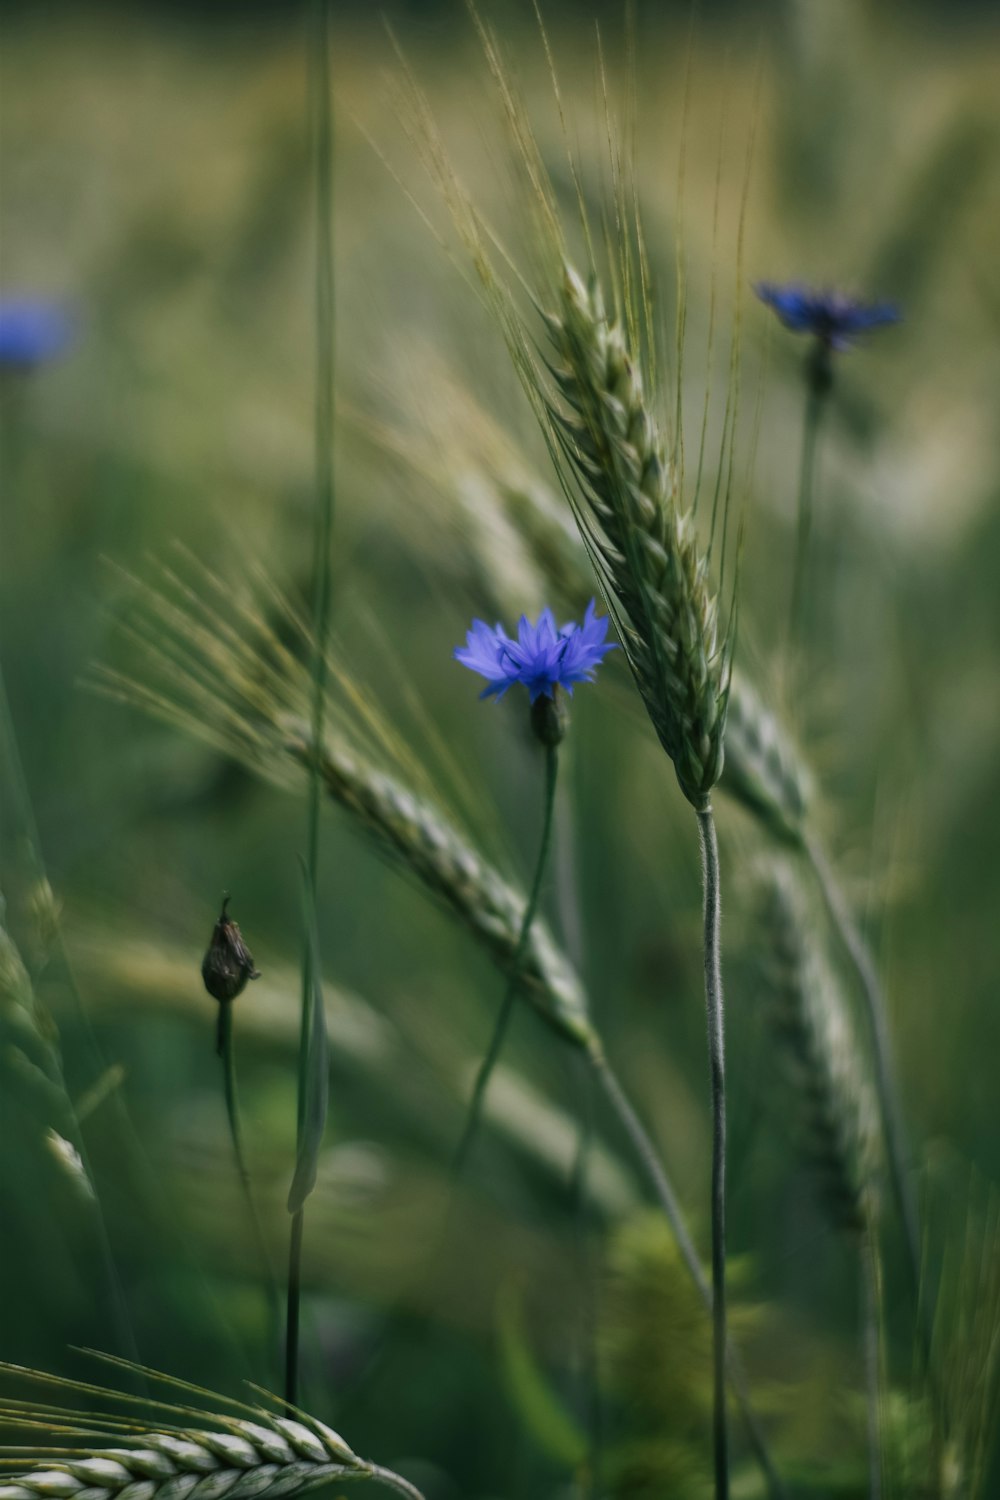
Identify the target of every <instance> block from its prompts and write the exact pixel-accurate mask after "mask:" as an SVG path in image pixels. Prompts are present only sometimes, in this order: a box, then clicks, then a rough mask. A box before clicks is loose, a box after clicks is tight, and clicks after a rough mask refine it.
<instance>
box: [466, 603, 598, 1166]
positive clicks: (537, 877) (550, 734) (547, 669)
mask: <svg viewBox="0 0 1000 1500" xmlns="http://www.w3.org/2000/svg"><path fill="white" fill-rule="evenodd" d="M607 632H608V622H607V619H606V618H601V619H598V618H597V615H596V612H595V605H594V601H593V599H592V600H591V601H590V603H589V604H588V606H587V610H586V614H585V615H584V619H583V624H582V625H576V624H570V625H564V626H563V627H562V628H561V629H559V628H558V627H557V625H556V622H555V617H554V616H553V614H552V611H551V609H543V610H542V613H541V614H540V615H539V617H538V623H537V625H532V624H531V622H530V620H528V618H527V616H525V615H522V616H521V620H520V623H519V625H518V634H517V640H516V641H515V640H512V639H511V638H510V636H508V635H507V633H506V632H505V631H504V629H503V627H502V626H501V625H496V626H494V627H492V628H491V627H490V626H488V625H486V624H484V622H483V621H482V620H474V621H473V622H472V628H471V629H470V630H469V631H468V633H467V635H466V643H465V645H464V646H459V647H457V648H456V650H455V658H456V660H458V661H460V662H461V663H462V665H463V666H464V667H468V668H469V670H470V671H472V672H476V673H478V675H479V676H480V677H485V678H486V679H487V686H486V687H485V688H484V689H483V692H482V693H481V694H480V696H481V697H483V698H489V697H496V698H497V699H500V698H502V697H503V695H504V694H505V693H506V692H507V691H508V689H509V688H511V687H513V686H514V685H515V683H521V684H523V686H524V687H526V688H527V689H528V696H529V701H530V705H531V728H532V731H533V733H534V735H535V737H536V739H538V740H539V741H540V743H541V744H542V745H544V747H545V796H544V803H543V811H542V835H541V839H540V842H539V847H538V857H537V860H536V862H535V873H534V877H533V879H532V882H531V890H530V893H529V896H528V901H527V904H526V906H525V908H524V915H523V917H522V919H521V926H520V930H519V932H518V938H517V947H516V949H515V952H514V960H513V964H512V966H511V970H510V975H509V978H508V982H507V988H506V991H505V992H504V997H503V1003H502V1005H501V1007H500V1012H499V1015H498V1016H497V1021H496V1025H495V1027H494V1029H493V1035H492V1037H491V1038H490V1043H489V1046H488V1048H487V1049H486V1055H485V1056H484V1058H483V1061H482V1063H481V1064H480V1067H479V1071H478V1073H477V1075H476V1081H475V1085H474V1086H473V1090H472V1098H471V1100H470V1102H469V1110H468V1114H467V1115H466V1119H465V1126H464V1128H463V1130H462V1136H461V1139H460V1141H459V1143H458V1149H457V1150H456V1152H455V1159H454V1168H453V1170H454V1174H455V1176H456V1177H457V1176H458V1175H459V1174H460V1173H461V1171H462V1169H463V1167H464V1165H465V1162H466V1159H467V1157H468V1154H469V1148H470V1147H471V1145H472V1141H473V1138H474V1136H475V1133H476V1130H477V1128H478V1125H479V1120H480V1117H481V1115H482V1108H483V1100H484V1098H485V1096H486V1089H487V1087H488V1085H489V1081H490V1076H491V1074H492V1072H493V1070H494V1068H495V1067H496V1064H497V1060H498V1059H499V1056H500V1052H501V1049H502V1047H503V1042H504V1037H505V1036H506V1033H507V1027H508V1026H509V1024H510V1018H511V1014H512V1012H513V1009H514V1001H515V999H516V997H517V994H518V990H519V988H520V985H521V970H522V967H523V965H524V960H525V956H526V954H527V952H528V944H529V941H530V939H531V929H532V925H533V923H534V920H535V914H536V912H537V911H538V902H539V897H540V895H541V890H542V880H543V878H544V875H545V867H546V864H547V861H548V855H549V846H550V844H551V839H552V822H553V812H554V809H555V798H556V781H557V778H558V773H559V745H560V743H561V742H562V739H563V737H564V735H565V733H566V729H567V726H568V722H569V715H568V713H567V711H566V707H565V704H564V703H563V701H562V690H563V689H565V691H566V692H567V693H569V694H570V696H572V693H573V688H574V686H575V685H576V683H578V682H589V681H592V680H593V677H594V675H595V672H596V669H597V667H598V666H599V665H600V663H601V661H602V660H603V659H604V657H605V656H606V655H607V653H608V652H609V651H613V650H614V646H613V645H611V644H606V643H605V637H606V635H607Z"/></svg>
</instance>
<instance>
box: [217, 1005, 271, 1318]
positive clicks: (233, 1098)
mask: <svg viewBox="0 0 1000 1500" xmlns="http://www.w3.org/2000/svg"><path fill="white" fill-rule="evenodd" d="M218 1037H219V1047H218V1050H219V1056H220V1057H221V1058H222V1081H223V1089H224V1091H225V1096H226V1114H227V1116H228V1117H229V1135H230V1138H231V1140H232V1143H233V1156H234V1157H235V1159H236V1172H237V1175H238V1177H239V1179H240V1187H241V1188H242V1190H243V1199H244V1202H245V1203H246V1209H247V1218H248V1219H249V1221H250V1227H251V1230H252V1232H253V1237H254V1240H255V1241H256V1245H257V1254H258V1256H259V1257H260V1263H261V1268H262V1270H263V1273H264V1285H265V1287H266V1288H267V1300H268V1306H269V1309H270V1315H271V1322H272V1332H273V1334H274V1336H275V1337H277V1330H278V1328H279V1326H280V1316H281V1314H280V1308H279V1301H278V1292H277V1286H276V1284H275V1278H274V1267H273V1265H272V1264H271V1256H270V1253H269V1251H268V1248H267V1240H266V1238H265V1235H264V1228H263V1225H262V1224H261V1221H260V1214H259V1213H258V1210H257V1202H256V1199H255V1198H254V1195H253V1188H252V1187H251V1184H250V1172H249V1170H248V1168H247V1162H246V1155H245V1153H244V1150H243V1126H242V1123H241V1121H240V1105H239V1096H238V1094H237V1090H236V1047H235V1043H234V1040H233V1006H232V1002H231V1001H228V1000H223V1001H220V1003H219V1033H218Z"/></svg>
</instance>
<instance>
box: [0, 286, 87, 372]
mask: <svg viewBox="0 0 1000 1500" xmlns="http://www.w3.org/2000/svg"><path fill="white" fill-rule="evenodd" d="M72 334H73V324H72V321H71V319H70V317H69V314H68V313H67V312H66V309H65V308H64V307H61V306H60V305H59V303H58V302H53V301H51V300H49V299H48V298H44V297H0V368H5V369H18V370H25V369H31V367H32V366H33V365H40V364H44V363H45V362H46V361H47V360H50V359H55V357H56V355H57V354H61V353H62V352H63V350H64V349H65V348H66V346H67V345H68V344H69V342H70V339H71V338H72Z"/></svg>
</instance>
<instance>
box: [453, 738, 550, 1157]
mask: <svg viewBox="0 0 1000 1500" xmlns="http://www.w3.org/2000/svg"><path fill="white" fill-rule="evenodd" d="M558 771H559V751H558V749H557V748H556V746H555V745H547V746H546V749H545V804H544V812H543V814H542V838H541V842H540V844H539V846H538V859H537V861H536V864H535V875H534V879H533V880H532V883H531V893H530V895H529V896H528V903H527V905H526V906H525V908H524V916H523V917H522V919H521V930H520V932H519V934H518V939H517V948H516V949H515V951H514V961H513V964H512V965H511V968H510V972H509V974H508V977H507V989H506V991H505V993H504V997H503V1003H502V1005H501V1006H500V1013H499V1015H498V1016H497V1021H496V1025H495V1026H494V1028H493V1035H492V1036H491V1038H490V1044H489V1047H488V1048H487V1049H486V1056H485V1057H484V1058H483V1060H482V1062H481V1063H480V1065H479V1072H478V1073H477V1074H476V1082H475V1085H474V1087H473V1090H472V1098H471V1100H470V1102H469V1110H468V1113H467V1115H466V1117H465V1125H464V1128H463V1130H462V1137H461V1140H460V1141H459V1143H458V1149H457V1150H456V1152H455V1157H454V1161H453V1163H452V1173H453V1175H454V1176H455V1177H456V1178H457V1177H459V1176H461V1173H462V1169H463V1167H464V1166H465V1162H466V1158H467V1157H468V1154H469V1148H470V1146H471V1145H472V1141H473V1137H474V1136H475V1133H476V1130H477V1128H478V1126H479V1120H480V1116H481V1115H482V1110H483V1100H484V1098H485V1096H486V1088H487V1085H488V1084H489V1081H490V1075H491V1073H492V1072H493V1069H494V1068H495V1067H496V1064H497V1059H498V1058H499V1056H500V1050H501V1048H502V1046H503V1040H504V1036H505V1035H506V1032H507V1027H508V1024H509V1023H510V1017H511V1012H512V1011H513V1009H514V1001H515V999H516V998H517V991H518V976H519V974H520V969H521V964H522V962H523V960H524V955H525V953H526V952H527V949H528V939H529V938H530V936H531V926H532V923H533V922H534V920H535V913H536V912H537V910H538V898H539V896H540V894H541V890H542V877H543V876H544V874H545V865H546V860H547V859H548V853H549V844H550V842H551V838H552V813H553V808H554V807H555V800H556V798H555V794H556V777H557V775H558Z"/></svg>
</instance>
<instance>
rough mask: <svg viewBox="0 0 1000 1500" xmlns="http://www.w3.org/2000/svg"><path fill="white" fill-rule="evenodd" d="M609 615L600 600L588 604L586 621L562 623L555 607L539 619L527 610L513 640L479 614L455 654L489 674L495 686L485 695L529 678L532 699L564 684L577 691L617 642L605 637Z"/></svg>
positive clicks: (499, 695)
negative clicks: (597, 603) (597, 605)
mask: <svg viewBox="0 0 1000 1500" xmlns="http://www.w3.org/2000/svg"><path fill="white" fill-rule="evenodd" d="M607 633H608V621H607V617H606V616H605V615H602V616H601V618H600V619H598V618H597V615H596V613H595V606H594V601H593V599H591V601H590V603H589V604H588V605H587V612H586V614H585V615H584V617H583V624H582V625H577V624H575V623H574V624H571V625H563V626H562V628H561V629H560V628H557V626H556V622H555V617H554V615H553V613H552V611H551V609H548V608H546V609H543V610H542V612H541V614H540V615H539V616H538V624H537V625H532V623H531V621H530V620H529V619H528V617H527V615H522V616H521V619H520V621H519V623H518V627H517V640H516V641H513V640H511V638H510V637H509V636H508V635H507V632H506V631H505V630H504V629H503V626H501V625H494V626H489V625H487V624H485V623H484V622H483V621H482V620H473V622H472V629H471V630H470V631H469V632H468V635H467V636H466V638H465V645H464V646H456V648H455V659H456V660H457V661H460V662H461V663H462V666H463V667H468V668H469V671H470V672H478V673H479V675H480V677H485V678H486V679H487V681H488V683H489V686H488V687H486V688H484V690H483V692H482V693H481V694H480V697H482V698H490V697H493V696H494V694H495V695H496V697H497V698H502V697H503V695H504V693H505V692H506V691H507V689H508V688H510V687H513V686H514V684H515V683H516V682H523V683H524V686H525V687H526V688H527V689H528V695H529V697H530V699H531V702H532V703H534V702H535V701H536V699H538V698H542V697H545V698H554V697H555V689H556V688H557V687H564V688H565V689H566V691H567V692H568V693H570V695H572V692H573V687H574V684H576V683H578V682H592V681H593V680H594V672H595V668H597V667H598V666H600V664H601V662H602V660H603V659H604V657H605V655H606V654H607V652H609V651H613V650H614V649H615V648H614V646H613V645H611V644H606V643H605V639H604V638H605V636H606V635H607Z"/></svg>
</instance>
